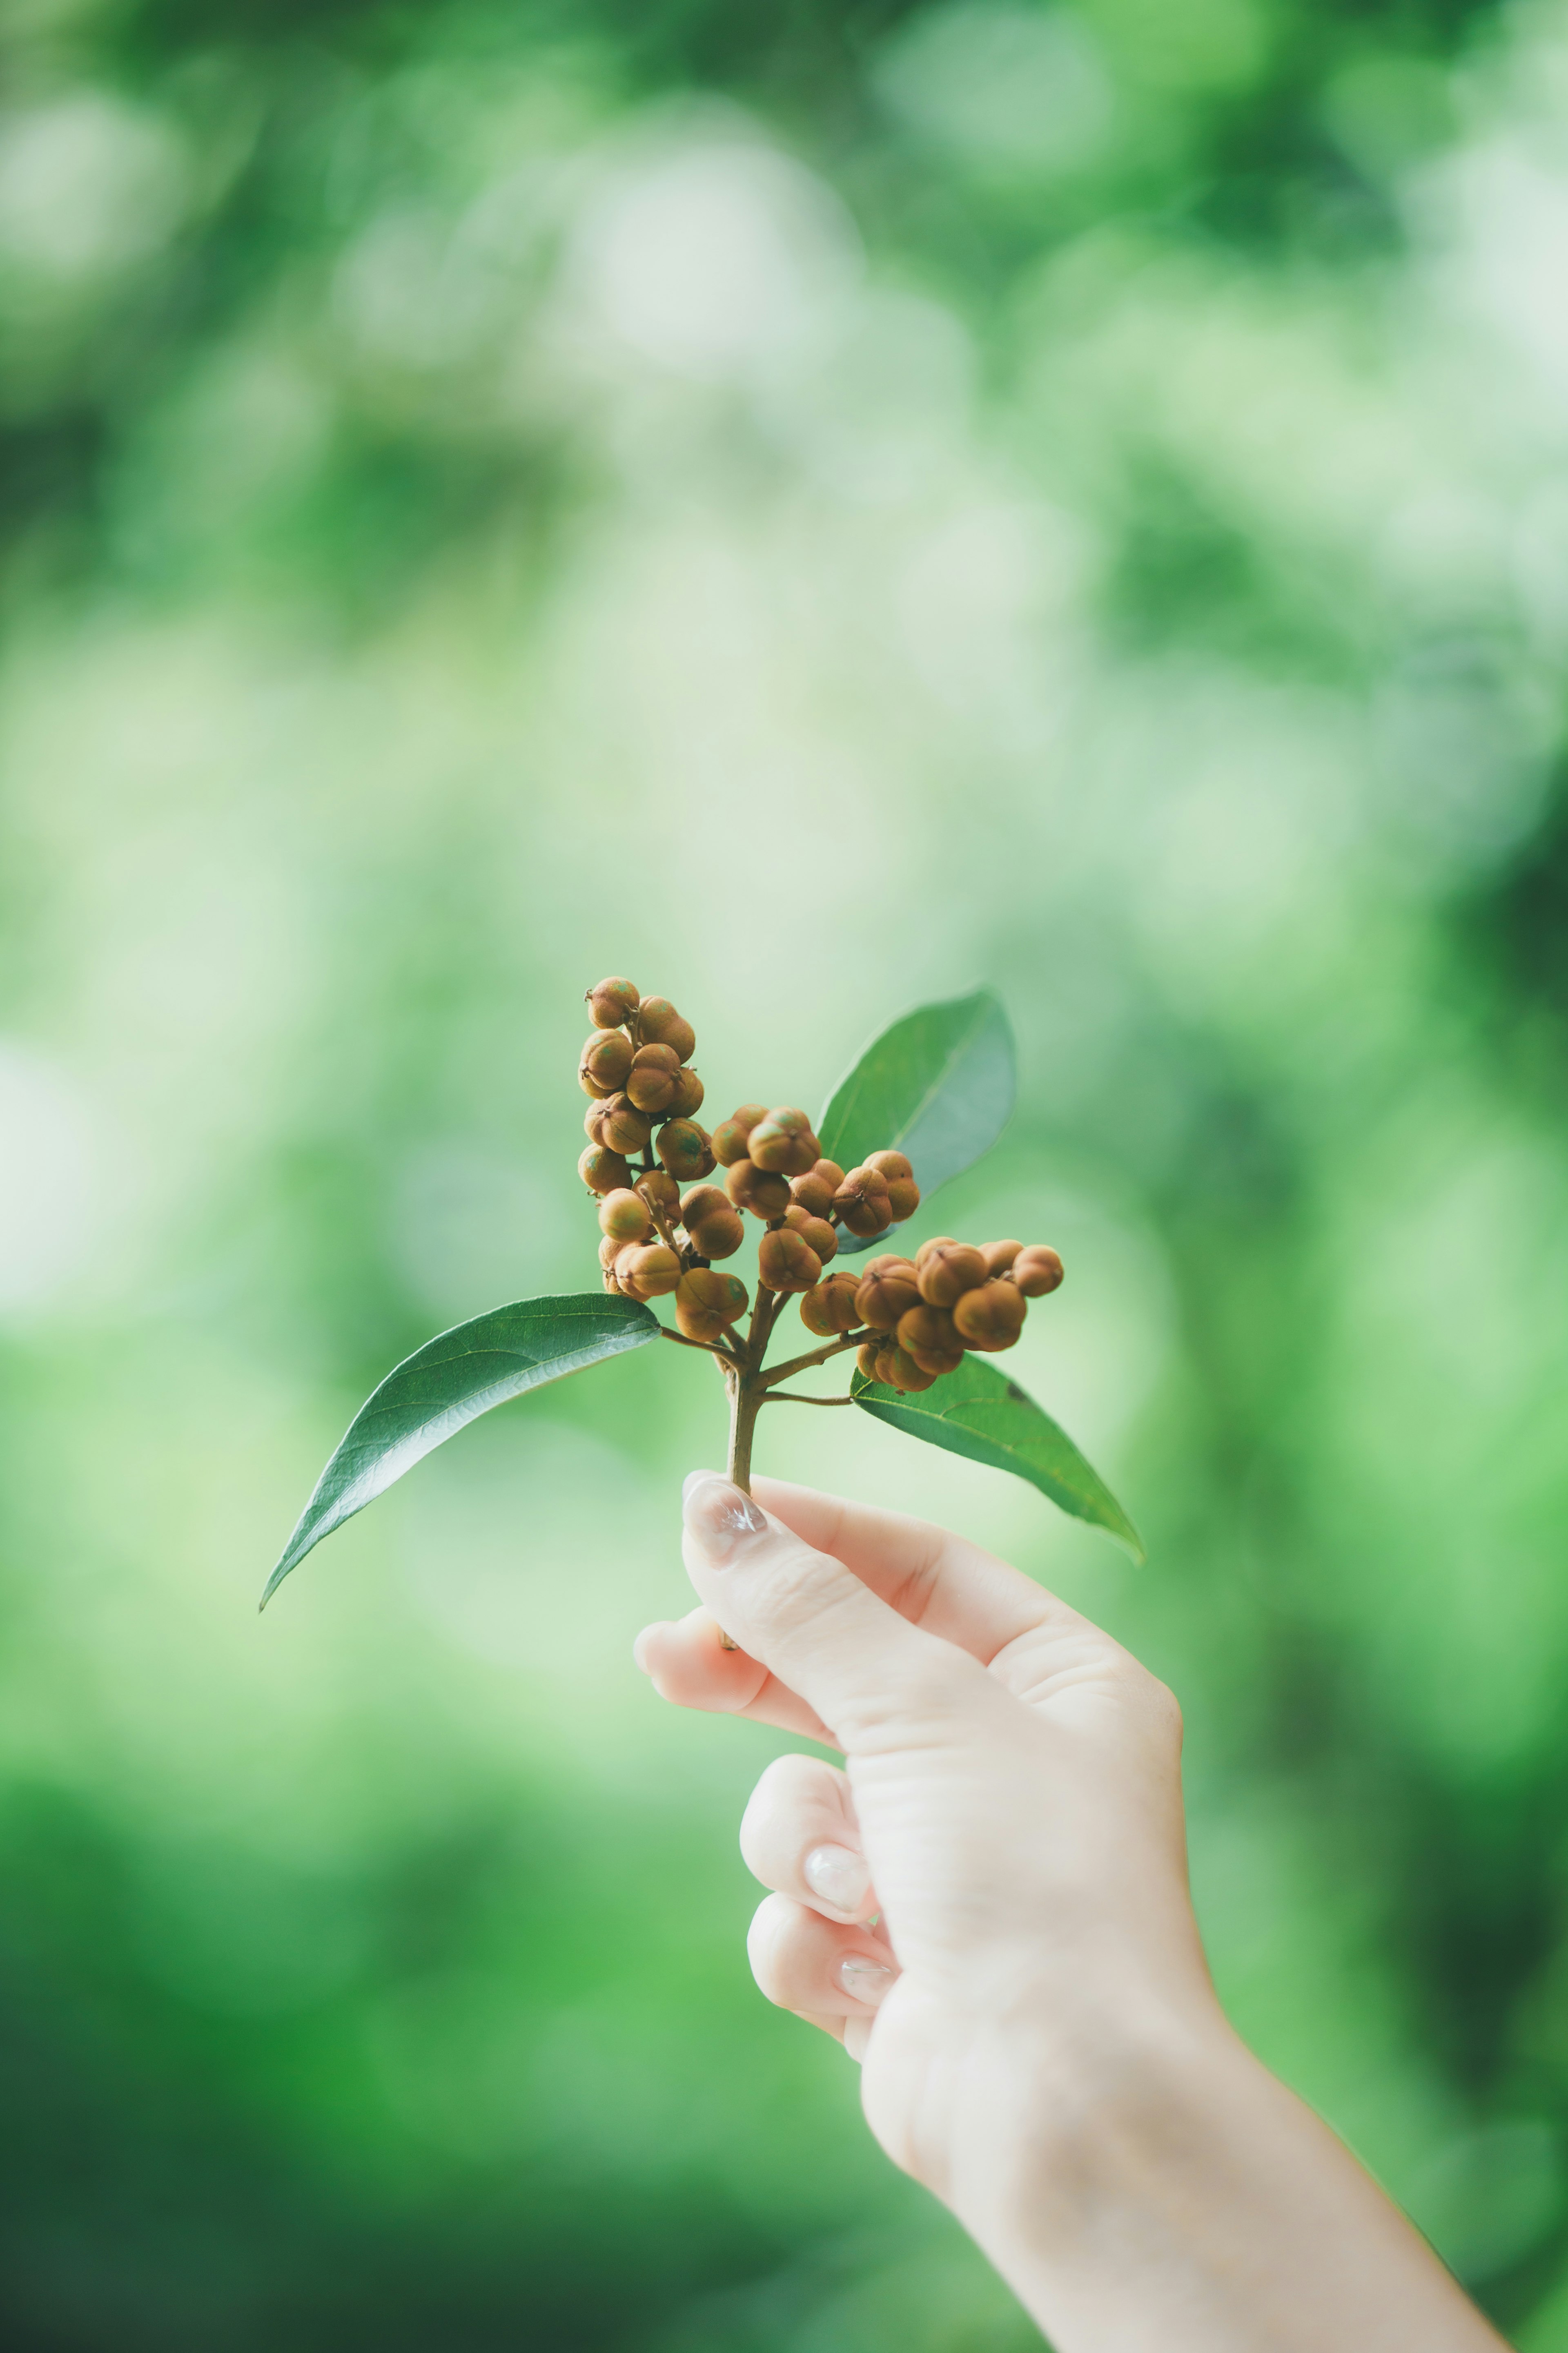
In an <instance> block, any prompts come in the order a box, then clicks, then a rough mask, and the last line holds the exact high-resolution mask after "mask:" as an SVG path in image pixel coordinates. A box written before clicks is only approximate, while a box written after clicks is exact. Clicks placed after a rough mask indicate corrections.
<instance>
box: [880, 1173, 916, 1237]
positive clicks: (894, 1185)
mask: <svg viewBox="0 0 1568 2353" xmlns="http://www.w3.org/2000/svg"><path fill="white" fill-rule="evenodd" d="M920 1205H921V1188H920V1187H919V1186H918V1185H917V1184H916V1183H915V1180H914V1178H913V1177H912V1176H895V1177H893V1178H892V1180H891V1182H890V1183H889V1187H888V1207H889V1209H890V1210H891V1211H892V1213H893V1223H894V1224H895V1225H896V1226H901V1225H902V1224H903V1222H904V1220H905V1219H906V1218H912V1217H913V1216H914V1213H915V1211H916V1210H917V1209H918V1208H920Z"/></svg>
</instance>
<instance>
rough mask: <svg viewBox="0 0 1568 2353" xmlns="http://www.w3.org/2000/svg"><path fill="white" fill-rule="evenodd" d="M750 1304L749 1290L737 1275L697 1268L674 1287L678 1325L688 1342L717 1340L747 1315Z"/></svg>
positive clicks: (684, 1275) (712, 1268)
mask: <svg viewBox="0 0 1568 2353" xmlns="http://www.w3.org/2000/svg"><path fill="white" fill-rule="evenodd" d="M748 1303H749V1294H748V1293H747V1290H746V1286H745V1284H744V1283H743V1282H742V1281H741V1278H740V1276H739V1275H738V1274H721V1273H720V1272H719V1271H718V1269H717V1268H716V1267H711V1266H694V1267H693V1268H692V1269H691V1271H690V1272H689V1274H683V1275H682V1276H681V1278H680V1281H679V1282H678V1283H677V1285H676V1287H675V1321H676V1324H677V1326H678V1327H679V1330H680V1331H682V1332H684V1333H685V1335H686V1336H687V1338H688V1339H689V1340H717V1339H718V1337H719V1335H720V1334H721V1332H723V1331H725V1330H727V1329H728V1327H729V1326H730V1325H731V1324H733V1323H734V1322H736V1320H737V1319H738V1318H739V1317H740V1316H742V1315H743V1314H745V1312H746V1308H747V1305H748Z"/></svg>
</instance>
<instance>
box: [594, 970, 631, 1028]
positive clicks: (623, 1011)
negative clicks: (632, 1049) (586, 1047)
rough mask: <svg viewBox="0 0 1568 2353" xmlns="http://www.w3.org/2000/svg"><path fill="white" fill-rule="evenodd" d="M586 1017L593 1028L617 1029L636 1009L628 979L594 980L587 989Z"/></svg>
mask: <svg viewBox="0 0 1568 2353" xmlns="http://www.w3.org/2000/svg"><path fill="white" fill-rule="evenodd" d="M587 1004H588V1018H589V1019H590V1020H591V1021H592V1022H593V1024H594V1027H595V1029H619V1028H620V1026H621V1024H622V1022H623V1021H629V1020H630V1019H631V1018H632V1015H633V1014H634V1013H635V1012H636V1011H637V990H636V989H635V988H634V987H632V985H631V982H630V981H629V980H614V979H612V980H596V981H595V983H594V986H593V987H592V988H590V989H589V990H588V991H587Z"/></svg>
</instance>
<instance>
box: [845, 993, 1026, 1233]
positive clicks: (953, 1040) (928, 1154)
mask: <svg viewBox="0 0 1568 2353" xmlns="http://www.w3.org/2000/svg"><path fill="white" fill-rule="evenodd" d="M1016 1093H1017V1067H1016V1054H1015V1051H1014V1047H1013V1031H1012V1028H1011V1026H1010V1024H1009V1022H1008V1019H1007V1016H1006V1014H1005V1011H1004V1009H1003V1006H1002V1000H1001V998H1000V997H997V996H996V994H995V992H994V990H992V989H989V988H976V989H972V990H971V991H970V993H969V995H968V996H967V997H945V998H943V999H942V1002H941V1003H939V1004H936V1005H921V1006H917V1007H916V1008H915V1010H914V1012H912V1013H906V1014H905V1015H904V1017H903V1018H902V1019H901V1020H900V1021H895V1022H894V1023H893V1026H892V1028H891V1029H884V1030H883V1032H882V1034H881V1036H880V1037H879V1038H875V1039H872V1041H871V1043H870V1045H868V1047H867V1049H866V1050H865V1052H864V1053H863V1054H862V1055H861V1057H860V1059H859V1060H858V1062H857V1063H856V1065H855V1067H854V1069H853V1070H852V1071H849V1072H848V1073H847V1075H846V1076H845V1077H844V1078H842V1079H841V1080H840V1081H839V1082H838V1084H837V1087H835V1089H834V1091H833V1092H832V1094H831V1096H830V1097H829V1098H828V1102H827V1106H826V1110H825V1111H824V1112H823V1114H822V1117H821V1118H820V1119H819V1120H818V1121H817V1123H816V1133H817V1135H818V1137H819V1138H820V1140H821V1144H822V1149H823V1152H824V1155H826V1158H827V1159H829V1160H837V1163H838V1165H839V1166H840V1167H841V1168H853V1167H856V1166H858V1164H859V1163H860V1162H861V1161H863V1160H864V1159H865V1158H866V1156H867V1155H868V1153H872V1152H903V1153H907V1154H908V1155H909V1158H910V1163H911V1164H912V1166H913V1168H914V1172H915V1180H916V1182H917V1184H918V1185H919V1186H920V1188H921V1195H922V1197H924V1198H929V1197H930V1195H931V1194H932V1193H934V1192H935V1191H936V1188H937V1187H938V1186H939V1185H945V1184H946V1182H947V1180H948V1178H949V1177H950V1176H957V1175H958V1174H959V1172H960V1170H962V1169H964V1168H968V1167H969V1166H972V1164H973V1162H974V1161H976V1160H978V1159H979V1158H980V1155H981V1154H982V1153H984V1152H989V1151H990V1149H991V1146H992V1145H994V1143H995V1141H996V1138H997V1137H998V1136H999V1135H1000V1134H1001V1133H1002V1130H1003V1129H1004V1128H1005V1126H1006V1124H1007V1122H1008V1120H1009V1119H1010V1118H1011V1117H1012V1115H1013V1103H1014V1099H1015V1097H1016ZM875 1239H881V1237H876V1238H875ZM870 1248H871V1242H870V1241H869V1240H861V1239H859V1238H858V1237H857V1236H855V1235H851V1234H844V1235H841V1236H840V1238H839V1243H838V1251H839V1256H840V1257H841V1258H847V1257H850V1256H852V1255H853V1254H854V1252H855V1251H857V1250H869V1249H870Z"/></svg>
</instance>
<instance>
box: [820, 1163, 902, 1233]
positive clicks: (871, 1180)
mask: <svg viewBox="0 0 1568 2353" xmlns="http://www.w3.org/2000/svg"><path fill="white" fill-rule="evenodd" d="M833 1206H834V1208H836V1209H837V1212H838V1222H839V1224H840V1225H842V1226H847V1228H848V1229H849V1231H850V1232H851V1233H852V1234H856V1235H859V1236H862V1237H863V1236H866V1235H868V1234H880V1233H885V1232H886V1231H887V1229H888V1228H889V1226H890V1225H891V1224H892V1222H893V1213H892V1211H891V1209H890V1208H889V1207H888V1180H887V1178H886V1177H885V1176H882V1175H880V1174H879V1171H878V1170H877V1169H875V1168H851V1169H850V1171H849V1173H848V1175H847V1176H846V1177H845V1179H844V1182H843V1184H842V1185H840V1187H838V1190H837V1192H836V1193H835V1195H834V1196H833Z"/></svg>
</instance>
